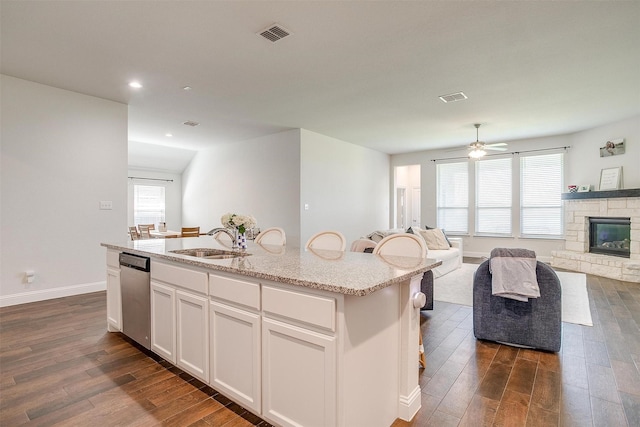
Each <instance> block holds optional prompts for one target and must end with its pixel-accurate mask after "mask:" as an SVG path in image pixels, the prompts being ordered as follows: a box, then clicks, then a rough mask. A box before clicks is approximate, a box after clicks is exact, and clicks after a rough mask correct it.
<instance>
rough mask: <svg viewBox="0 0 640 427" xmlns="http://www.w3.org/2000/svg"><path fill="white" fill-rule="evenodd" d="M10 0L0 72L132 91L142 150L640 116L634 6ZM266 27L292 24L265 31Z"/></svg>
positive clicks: (119, 94)
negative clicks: (290, 135) (270, 34)
mask: <svg viewBox="0 0 640 427" xmlns="http://www.w3.org/2000/svg"><path fill="white" fill-rule="evenodd" d="M0 13H1V18H2V21H1V25H2V26H1V43H2V44H1V48H2V50H1V59H2V61H1V72H2V73H3V74H7V75H10V76H15V77H19V78H22V79H26V80H31V81H35V82H39V83H43V84H47V85H50V86H55V87H59V88H63V89H67V90H71V91H76V92H80V93H84V94H88V95H93V96H97V97H101V98H105V99H109V100H113V101H117V102H122V103H125V104H128V105H129V139H130V141H131V145H132V147H134V149H133V150H132V151H133V153H132V156H133V157H134V158H139V159H141V160H140V161H144V159H145V158H146V157H148V156H146V155H145V151H144V150H145V149H152V151H153V149H154V146H157V145H162V146H165V147H166V149H164V150H160V149H157V147H156V151H155V152H156V157H163V156H164V157H166V158H170V159H173V160H175V161H178V160H176V156H175V153H177V152H179V151H180V150H178V149H186V150H200V149H203V148H206V147H210V146H212V145H214V144H222V143H230V142H235V141H241V140H245V139H250V138H255V137H259V136H262V135H267V134H272V133H276V132H281V131H283V130H287V129H293V128H304V129H308V130H311V131H314V132H318V133H320V134H323V135H327V136H330V137H334V138H337V139H340V140H343V141H348V142H351V143H354V144H358V145H362V146H365V147H369V148H372V149H374V150H378V151H382V152H385V153H389V154H395V153H403V152H411V151H419V150H427V149H435V148H446V147H454V146H460V145H464V144H468V143H469V142H472V141H474V140H475V137H476V132H475V128H474V127H473V124H474V123H482V124H483V125H482V127H481V128H480V139H481V140H484V141H486V142H488V143H494V142H502V141H509V140H514V139H522V138H532V137H541V136H547V135H557V134H565V133H572V132H576V131H580V130H584V129H589V128H592V127H595V126H599V125H602V124H606V123H611V122H613V121H616V120H619V119H624V118H628V117H632V116H634V115H637V114H640V77H639V76H640V47H639V46H640V2H637V1H630V2H620V1H608V2H587V1H578V2H576V1H568V2H560V1H554V2H539V1H519V2H501V1H500V2H498V1H488V2H485V1H473V2H469V1H464V2H463V1H460V2H459V1H366V2H365V1H189V2H183V1H162V2H160V1H156V2H151V1H126V2H125V1H91V2H88V1H67V2H60V1H51V2H42V1H5V0H3V1H2V3H1V9H0ZM273 23H278V24H280V25H281V26H283V27H284V28H286V29H288V30H289V31H291V32H292V35H290V36H288V37H286V38H284V39H282V40H280V41H278V42H276V43H272V42H270V41H267V40H265V39H264V38H262V37H260V36H258V35H257V34H256V33H257V32H258V31H259V30H262V29H264V28H265V27H267V26H269V25H271V24H273ZM131 80H138V81H139V82H140V83H142V85H143V87H142V88H140V89H132V88H130V87H128V85H127V83H128V82H129V81H131ZM184 86H190V87H191V88H192V89H191V90H189V91H186V90H184V89H183V87H184ZM458 91H462V92H464V93H465V94H466V95H467V96H468V99H467V100H464V101H458V102H453V103H448V104H445V103H443V102H442V101H441V100H440V99H439V98H438V97H439V96H440V95H445V94H450V93H453V92H458ZM187 120H192V121H196V122H199V123H200V125H199V126H196V127H189V126H185V125H183V124H182V123H183V122H185V121H187ZM167 133H171V134H172V135H173V137H167V136H165V134H167ZM176 150H178V151H176ZM165 152H166V153H169V154H166V156H165V155H164V154H162V153H165ZM186 153H187V154H188V155H187V156H186V157H189V155H190V154H189V153H192V152H190V151H187V152H186ZM166 158H165V161H166ZM185 161H187V162H188V160H185Z"/></svg>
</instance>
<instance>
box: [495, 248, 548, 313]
mask: <svg viewBox="0 0 640 427" xmlns="http://www.w3.org/2000/svg"><path fill="white" fill-rule="evenodd" d="M536 264H537V260H536V253H535V252H533V251H530V250H527V249H507V248H496V249H493V250H492V251H491V260H490V261H489V271H490V272H491V288H492V294H493V295H496V296H499V297H503V298H511V299H514V300H518V301H524V302H527V301H529V298H538V297H540V288H539V287H538V280H537V277H536Z"/></svg>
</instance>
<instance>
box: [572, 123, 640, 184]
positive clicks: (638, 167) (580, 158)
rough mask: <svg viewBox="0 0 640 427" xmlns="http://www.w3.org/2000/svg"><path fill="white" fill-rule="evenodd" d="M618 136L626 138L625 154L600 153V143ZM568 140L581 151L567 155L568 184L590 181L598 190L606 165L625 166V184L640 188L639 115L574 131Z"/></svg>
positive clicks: (608, 166)
mask: <svg viewBox="0 0 640 427" xmlns="http://www.w3.org/2000/svg"><path fill="white" fill-rule="evenodd" d="M618 138H624V139H625V146H626V148H625V154H620V155H616V156H610V157H600V147H604V145H605V143H606V142H607V141H608V140H611V139H618ZM569 140H570V142H571V145H572V146H573V147H575V148H576V149H577V152H578V153H579V155H576V156H569V157H568V159H567V160H568V163H567V169H568V175H567V177H568V181H567V184H575V185H583V184H584V185H586V184H591V186H592V187H591V188H592V190H593V189H595V190H597V189H598V184H599V181H600V171H601V170H602V169H603V168H612V167H618V166H622V176H623V181H624V182H623V187H624V188H640V116H635V117H631V118H629V119H626V120H621V121H619V122H616V123H611V124H608V125H605V126H600V127H597V128H594V129H589V130H586V131H583V132H578V133H575V134H572V135H570V137H569ZM572 151H573V150H572Z"/></svg>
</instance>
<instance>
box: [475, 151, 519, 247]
mask: <svg viewBox="0 0 640 427" xmlns="http://www.w3.org/2000/svg"><path fill="white" fill-rule="evenodd" d="M511 164H512V159H511V158H502V159H495V160H481V161H477V162H476V230H475V232H476V233H477V234H485V235H505V236H510V235H511V234H512V232H511V203H512V200H511V199H512V198H511V185H512V179H511Z"/></svg>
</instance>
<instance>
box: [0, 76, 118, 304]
mask: <svg viewBox="0 0 640 427" xmlns="http://www.w3.org/2000/svg"><path fill="white" fill-rule="evenodd" d="M0 84H1V91H2V101H1V110H0V117H1V119H2V125H1V128H2V130H1V138H2V146H1V153H2V159H1V165H2V168H1V169H2V170H1V175H0V176H1V192H0V193H1V202H2V203H1V207H0V213H1V215H0V229H1V232H2V241H1V243H0V244H1V248H0V253H1V257H0V261H1V262H0V270H1V272H0V277H1V280H0V305H12V304H19V303H23V302H29V301H38V300H43V299H49V298H56V297H60V296H66V295H72V294H78V293H83V292H91V291H95V290H100V289H104V286H105V249H104V248H103V247H101V246H100V243H101V242H105V241H122V240H123V239H126V226H127V175H126V174H127V106H126V105H124V104H119V103H116V102H112V101H107V100H104V99H99V98H95V97H91V96H86V95H82V94H79V93H75V92H69V91H65V90H61V89H56V88H53V87H49V86H45V85H41V84H37V83H32V82H29V81H26V80H21V79H17V78H13V77H9V76H4V75H3V76H1V77H0ZM101 200H110V201H112V202H113V209H112V210H99V209H98V206H99V201H101ZM26 270H34V271H35V280H34V282H33V283H31V284H27V283H26V280H25V275H24V273H25V271H26Z"/></svg>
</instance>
